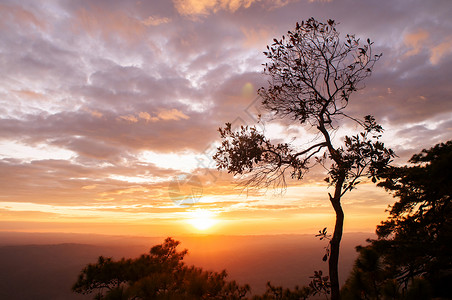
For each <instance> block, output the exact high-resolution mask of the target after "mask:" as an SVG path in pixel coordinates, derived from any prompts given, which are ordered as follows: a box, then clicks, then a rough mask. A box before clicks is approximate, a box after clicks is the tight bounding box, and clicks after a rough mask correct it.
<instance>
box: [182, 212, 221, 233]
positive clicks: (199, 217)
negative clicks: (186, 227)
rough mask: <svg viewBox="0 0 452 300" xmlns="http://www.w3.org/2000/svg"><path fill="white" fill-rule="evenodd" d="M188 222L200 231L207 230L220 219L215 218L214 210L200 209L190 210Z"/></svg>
mask: <svg viewBox="0 0 452 300" xmlns="http://www.w3.org/2000/svg"><path fill="white" fill-rule="evenodd" d="M188 223H190V224H191V225H192V226H193V227H195V228H196V229H198V230H200V231H205V230H208V229H209V228H211V227H212V226H214V225H215V224H217V223H218V220H215V214H214V213H213V212H211V211H208V210H204V209H198V210H195V211H192V212H190V218H189V219H188Z"/></svg>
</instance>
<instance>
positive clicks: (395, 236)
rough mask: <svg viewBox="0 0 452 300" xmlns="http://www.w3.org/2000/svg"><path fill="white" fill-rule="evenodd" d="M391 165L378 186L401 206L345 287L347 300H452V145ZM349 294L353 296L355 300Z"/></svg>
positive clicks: (361, 257)
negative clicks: (383, 299) (387, 299)
mask: <svg viewBox="0 0 452 300" xmlns="http://www.w3.org/2000/svg"><path fill="white" fill-rule="evenodd" d="M409 162H410V165H407V166H403V167H391V168H389V169H388V170H387V172H386V173H385V174H383V175H382V178H383V179H384V180H383V181H382V182H380V183H379V184H378V185H379V186H382V187H384V188H385V189H387V190H388V191H391V192H392V193H393V195H394V197H396V198H398V200H397V202H396V203H395V204H394V205H392V207H391V208H390V210H389V218H388V219H387V220H386V221H383V222H382V223H381V225H379V226H377V235H378V239H377V240H370V242H371V243H370V245H368V246H366V247H358V248H357V249H358V251H359V252H360V255H359V257H358V259H357V261H356V262H355V267H354V270H353V272H352V274H351V276H350V278H349V279H348V280H347V283H346V285H345V287H344V293H345V294H346V295H347V297H346V299H364V298H360V297H359V295H363V294H365V295H367V297H366V298H365V299H379V298H380V297H381V296H386V297H389V295H393V296H392V297H393V298H394V297H399V298H401V299H402V298H403V299H430V297H432V296H435V297H450V287H449V284H450V282H451V281H452V257H451V255H450V254H451V253H452V205H451V195H452V141H448V142H446V143H441V144H438V145H436V146H434V147H432V148H431V149H428V150H423V151H422V152H421V153H420V154H416V155H414V156H413V157H412V158H411V159H410V161H409ZM350 295H354V296H353V297H352V296H350Z"/></svg>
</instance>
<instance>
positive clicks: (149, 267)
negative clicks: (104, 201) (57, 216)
mask: <svg viewBox="0 0 452 300" xmlns="http://www.w3.org/2000/svg"><path fill="white" fill-rule="evenodd" d="M178 245H179V242H178V241H175V240H174V239H172V238H167V239H166V240H165V242H164V243H163V244H161V245H156V246H154V247H152V248H151V250H150V253H149V254H143V255H141V256H140V257H138V258H136V259H124V258H123V259H121V260H119V261H114V260H113V259H112V258H104V257H102V256H101V257H99V259H98V262H97V263H95V264H88V265H87V266H86V267H85V268H84V269H83V270H82V272H81V273H80V275H79V278H78V280H77V282H76V283H75V284H74V286H73V287H72V290H73V291H74V292H77V293H81V294H90V293H93V292H96V295H95V299H166V300H169V299H174V300H176V299H193V300H195V299H231V300H238V299H244V298H245V296H246V294H247V293H248V292H249V290H250V287H249V286H248V285H244V286H240V285H238V284H237V283H236V282H235V281H227V280H226V278H227V273H226V271H222V272H219V273H218V272H211V271H204V270H203V269H202V268H197V267H194V266H191V267H189V266H186V265H185V264H184V263H183V262H182V260H183V259H184V257H185V255H186V254H187V250H183V251H180V252H179V251H177V249H176V248H177V246H178Z"/></svg>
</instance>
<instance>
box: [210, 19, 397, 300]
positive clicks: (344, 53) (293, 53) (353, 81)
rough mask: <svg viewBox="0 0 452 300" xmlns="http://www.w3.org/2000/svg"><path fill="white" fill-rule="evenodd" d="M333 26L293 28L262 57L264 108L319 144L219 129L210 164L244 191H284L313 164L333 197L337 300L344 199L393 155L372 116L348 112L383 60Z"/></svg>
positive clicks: (332, 269) (332, 278)
mask: <svg viewBox="0 0 452 300" xmlns="http://www.w3.org/2000/svg"><path fill="white" fill-rule="evenodd" d="M335 26H336V23H335V22H334V21H332V20H328V22H327V23H321V22H318V21H316V20H315V19H313V18H311V19H309V20H307V21H304V22H302V23H301V24H298V23H297V24H296V27H295V30H294V31H289V32H288V34H287V37H285V36H283V37H282V39H280V40H277V39H274V43H273V44H272V45H271V46H270V47H267V48H268V51H267V52H264V53H265V55H266V56H267V58H269V59H270V63H267V64H265V73H266V74H268V75H270V78H271V81H270V82H269V86H268V87H266V88H264V87H263V88H260V89H259V90H258V94H259V95H260V96H261V97H262V105H263V106H264V108H265V109H266V110H268V111H269V112H270V113H272V114H273V116H274V117H280V118H285V119H286V120H287V121H292V122H293V123H294V124H299V125H305V126H306V127H308V129H309V130H315V131H316V132H317V133H318V134H317V139H315V140H314V141H311V142H310V141H306V145H307V146H306V147H305V148H303V149H296V148H295V147H293V146H291V145H290V144H286V143H279V144H274V143H272V142H271V141H270V140H268V139H267V138H266V137H265V136H264V134H263V133H260V132H258V130H257V129H256V128H255V127H248V126H242V127H241V129H240V130H239V131H234V130H233V129H232V128H231V124H229V123H227V124H226V126H225V127H224V128H220V130H219V131H220V135H221V138H222V140H223V141H222V145H221V146H220V147H219V148H218V149H217V153H216V154H215V156H214V159H215V160H216V162H217V167H218V169H227V170H228V171H229V172H230V173H232V174H234V175H241V176H242V179H243V183H244V184H245V185H246V186H254V187H275V188H279V187H285V182H286V181H285V175H286V172H290V175H291V176H292V178H295V179H302V178H303V176H304V174H305V173H306V172H307V171H308V170H309V169H310V168H312V167H313V166H314V165H316V164H321V165H323V166H324V167H325V168H326V169H327V170H328V177H327V178H326V179H325V180H326V181H327V182H328V183H329V185H330V186H333V187H334V192H333V193H332V194H329V200H330V202H331V205H332V206H333V208H334V211H335V213H336V224H335V228H334V233H333V237H332V238H331V240H330V252H329V275H330V281H331V293H332V299H333V300H337V299H339V275H338V259H339V246H340V242H341V238H342V231H343V220H344V213H343V210H342V207H341V198H342V196H343V195H344V194H345V193H346V192H348V191H350V190H352V189H353V188H354V187H355V186H356V185H357V184H358V183H359V178H360V177H362V176H364V177H370V178H372V181H374V182H375V181H376V180H377V179H378V178H379V176H380V174H381V173H382V172H383V171H384V169H385V167H386V166H387V164H388V163H389V162H390V160H391V158H392V157H393V155H394V154H393V152H392V150H390V149H387V148H385V146H384V144H383V143H381V142H379V141H378V138H379V137H380V134H381V132H382V131H383V129H382V127H381V126H380V125H378V124H377V123H376V121H375V119H374V118H373V117H372V116H366V117H364V118H363V119H359V118H357V117H356V116H351V115H349V114H347V113H346V111H345V108H346V107H347V104H348V102H349V98H350V96H351V94H352V93H353V92H355V91H357V90H358V89H360V88H362V87H363V86H362V81H363V80H364V79H365V78H366V77H368V76H370V74H371V72H372V68H373V66H374V64H375V62H376V61H378V59H379V58H380V55H373V54H372V51H371V46H372V43H371V42H370V40H369V39H368V40H367V42H366V43H364V44H363V45H360V41H359V39H357V38H355V36H354V35H346V37H345V41H344V42H341V41H340V38H339V33H338V32H337V31H336V28H335ZM344 120H351V121H352V122H354V123H355V124H357V125H358V126H360V127H362V129H363V131H362V132H361V133H359V134H357V135H355V136H346V137H345V140H344V141H345V142H344V143H343V145H339V141H337V140H333V138H332V137H333V133H334V132H335V131H336V130H337V128H338V126H339V125H340V122H341V121H344Z"/></svg>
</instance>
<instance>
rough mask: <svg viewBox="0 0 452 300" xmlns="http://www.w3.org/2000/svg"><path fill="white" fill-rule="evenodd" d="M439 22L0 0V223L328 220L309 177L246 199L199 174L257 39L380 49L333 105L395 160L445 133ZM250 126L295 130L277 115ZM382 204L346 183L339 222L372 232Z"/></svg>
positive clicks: (448, 32)
mask: <svg viewBox="0 0 452 300" xmlns="http://www.w3.org/2000/svg"><path fill="white" fill-rule="evenodd" d="M451 15H452V4H451V3H450V1H449V0H444V1H440V0H431V1H423V0H400V1H391V0H382V1H373V0H362V1H352V0H330V1H320V0H319V1H316V0H277V1H270V0H200V1H195V0H173V1H169V0H168V1H136V0H134V1H123V0H121V1H119V0H108V1H107V0H96V1H82V0H71V1H69V0H67V1H64V0H49V1H35V0H33V1H32V0H23V1H5V0H0V72H1V78H2V79H1V81H0V189H1V194H0V231H26V232H76V233H103V234H120V235H146V236H165V235H177V234H196V233H216V234H289V233H315V232H317V230H319V229H321V228H323V227H328V228H332V225H333V222H334V214H333V210H332V208H331V207H330V205H329V201H328V196H327V193H328V189H327V186H326V185H325V183H324V182H323V181H322V179H323V177H325V176H324V174H322V172H321V171H322V170H313V171H312V172H311V173H309V174H308V175H307V176H306V177H305V178H304V180H303V181H300V182H292V183H291V184H290V186H289V187H288V188H287V190H285V191H283V192H273V191H267V192H265V191H251V192H247V191H245V190H243V189H242V188H240V186H237V182H236V180H234V178H233V177H232V176H231V175H230V174H227V173H226V172H219V171H217V170H216V169H215V163H214V161H213V160H212V158H211V157H212V155H213V154H214V153H215V147H216V146H217V145H218V143H219V141H220V139H219V134H218V131H217V130H218V128H219V127H221V126H222V125H223V124H224V123H225V122H232V124H233V125H234V126H239V125H240V124H246V125H251V126H252V125H254V124H256V116H257V114H259V113H262V108H261V107H260V106H259V103H260V102H259V100H260V99H259V98H258V97H257V93H256V90H257V89H258V88H259V87H261V86H265V85H266V84H267V82H268V77H266V75H265V74H263V66H262V64H264V63H266V62H267V59H266V57H265V55H264V54H263V53H262V52H263V51H265V48H266V45H268V44H271V43H272V40H273V38H280V37H281V36H282V35H284V34H285V33H287V31H288V30H291V29H293V27H294V26H295V23H296V22H297V21H299V22H300V21H302V20H306V19H308V18H310V17H315V18H316V19H318V20H320V21H326V20H328V19H333V20H336V21H337V22H338V23H339V25H338V26H337V29H338V31H340V33H341V37H345V35H346V34H347V33H350V34H356V36H357V37H360V38H361V39H363V40H365V39H366V38H368V37H369V38H370V39H371V40H372V41H373V42H374V45H373V47H374V48H373V51H375V53H383V56H382V58H381V59H380V61H378V62H377V64H376V65H375V68H374V71H373V73H372V76H371V77H370V78H368V79H367V80H366V82H365V84H366V87H365V88H364V89H362V90H360V91H358V92H357V93H355V94H354V95H352V96H351V99H350V105H349V107H348V108H347V109H348V112H349V113H350V114H351V115H354V116H358V117H361V116H364V115H368V114H372V115H374V116H375V117H376V119H377V121H378V122H380V123H381V124H382V125H383V127H384V128H385V133H384V136H383V140H384V141H385V143H386V145H387V146H388V147H391V148H392V149H394V150H395V152H396V154H397V155H398V157H397V158H396V159H395V161H394V163H395V164H404V163H405V162H406V161H407V160H408V159H409V157H410V156H411V155H413V154H415V153H417V152H419V151H420V150H422V149H423V148H429V147H431V146H433V145H435V144H436V143H439V142H444V141H447V140H448V139H450V138H451V136H452V101H451V100H452V99H451V95H452V85H451V84H450V81H451V79H452V19H451V18H450V16H451ZM265 130H266V133H267V134H268V135H269V136H270V138H273V139H276V140H277V139H283V140H284V139H285V140H289V141H294V143H295V144H297V143H298V144H300V145H302V144H303V141H304V140H303V138H306V136H307V134H306V132H305V131H304V130H303V128H300V126H299V125H297V124H295V123H294V124H289V125H288V124H286V123H284V124H283V123H281V122H279V121H277V120H274V121H273V122H269V123H265ZM343 130H344V131H348V132H352V131H353V130H354V128H353V127H349V128H348V127H347V125H344V128H343ZM340 141H341V136H336V137H335V142H337V143H339V142H340ZM393 202H394V199H393V198H392V196H391V195H389V194H387V193H386V192H385V191H384V190H382V189H381V188H376V187H375V186H373V185H372V184H370V183H366V182H364V183H362V184H361V185H360V186H358V189H357V190H354V191H352V192H351V193H349V194H347V195H346V197H345V198H344V199H343V207H344V210H345V216H346V217H345V219H346V221H345V231H346V232H352V231H364V232H372V231H374V229H375V226H376V225H377V224H379V222H380V221H381V220H383V219H385V218H386V216H387V214H386V212H385V209H386V208H387V207H388V205H389V204H391V203H393Z"/></svg>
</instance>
